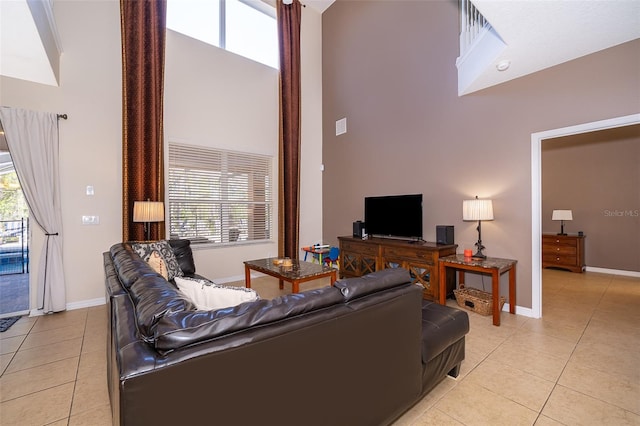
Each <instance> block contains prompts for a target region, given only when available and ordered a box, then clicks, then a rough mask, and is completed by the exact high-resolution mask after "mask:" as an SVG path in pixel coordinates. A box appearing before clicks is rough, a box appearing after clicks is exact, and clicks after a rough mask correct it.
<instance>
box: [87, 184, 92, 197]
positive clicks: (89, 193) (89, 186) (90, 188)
mask: <svg viewBox="0 0 640 426" xmlns="http://www.w3.org/2000/svg"><path fill="white" fill-rule="evenodd" d="M87 195H93V185H87Z"/></svg>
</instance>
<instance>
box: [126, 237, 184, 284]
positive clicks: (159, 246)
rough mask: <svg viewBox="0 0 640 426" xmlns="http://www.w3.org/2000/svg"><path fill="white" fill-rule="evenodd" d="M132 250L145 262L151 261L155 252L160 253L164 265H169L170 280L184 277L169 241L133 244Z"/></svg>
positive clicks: (168, 277) (168, 276) (168, 275)
mask: <svg viewBox="0 0 640 426" xmlns="http://www.w3.org/2000/svg"><path fill="white" fill-rule="evenodd" d="M131 248H132V249H133V250H134V251H135V252H136V253H138V256H140V257H141V258H142V259H143V260H144V261H145V262H148V261H149V258H150V257H151V254H152V253H153V252H154V251H157V252H158V253H160V256H161V257H162V259H163V260H164V263H165V264H166V265H167V279H168V280H172V279H174V278H175V277H182V276H184V273H183V272H182V269H180V265H179V264H178V260H177V259H176V256H175V254H173V249H172V248H171V246H170V245H169V243H168V242H167V241H153V242H144V243H131Z"/></svg>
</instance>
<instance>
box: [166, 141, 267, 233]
mask: <svg viewBox="0 0 640 426" xmlns="http://www.w3.org/2000/svg"><path fill="white" fill-rule="evenodd" d="M271 164H272V158H271V157H269V156H264V155H257V154H248V153H243V152H233V151H224V150H219V149H213V148H205V147H200V146H193V145H183V144H176V143H169V216H170V219H169V220H170V234H171V237H172V238H175V237H180V238H188V239H190V240H191V241H192V242H193V243H211V244H229V243H231V244H234V243H239V242H245V241H263V240H268V239H270V238H271V216H272V213H271V212H272V200H271V192H272V190H271V186H272V178H271V168H272V167H271Z"/></svg>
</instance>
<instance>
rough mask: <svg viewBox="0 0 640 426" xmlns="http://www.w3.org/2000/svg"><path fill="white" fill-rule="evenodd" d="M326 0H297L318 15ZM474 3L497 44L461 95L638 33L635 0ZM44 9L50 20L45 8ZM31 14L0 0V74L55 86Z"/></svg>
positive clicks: (53, 61) (22, 0)
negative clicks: (501, 65) (506, 64)
mask: <svg viewBox="0 0 640 426" xmlns="http://www.w3.org/2000/svg"><path fill="white" fill-rule="evenodd" d="M51 1H53V0H51ZM372 1H374V0H372ZM389 1H390V0H389ZM424 1H428V0H424ZM333 2H334V0H306V1H305V0H303V3H305V4H306V5H308V6H309V7H311V8H313V9H315V10H317V11H318V12H320V13H322V12H324V11H325V10H326V9H327V8H328V7H330V6H331V4H333ZM31 3H34V2H31ZM36 3H38V2H36ZM39 3H41V4H43V5H44V6H46V7H44V10H45V12H47V10H52V8H50V7H49V6H50V5H51V3H50V1H49V0H43V1H42V2H39ZM473 3H474V4H475V5H476V7H477V8H478V10H479V11H480V12H481V13H482V14H483V15H484V16H485V17H486V18H487V20H488V21H489V22H490V23H491V25H492V26H493V28H494V29H495V32H496V33H497V36H499V37H498V38H499V39H500V40H501V41H502V42H503V45H502V46H500V49H497V50H496V49H494V50H493V51H491V54H490V55H491V57H490V58H485V60H484V62H483V63H482V64H481V66H480V67H478V66H476V67H475V68H474V71H473V75H472V76H471V77H470V78H469V79H468V80H469V82H468V83H467V82H465V83H464V86H465V87H464V88H462V90H461V91H460V92H461V94H463V93H471V92H473V91H476V90H480V89H483V88H485V87H490V86H493V85H496V84H500V83H502V82H505V81H508V80H512V79H514V78H518V77H521V76H524V75H527V74H531V73H533V72H536V71H539V70H542V69H545V68H548V67H551V66H554V65H557V64H561V63H563V62H566V61H570V60H572V59H575V58H578V57H581V56H584V55H588V54H590V53H594V52H597V51H599V50H603V49H606V48H609V47H612V46H615V45H618V44H621V43H625V42H627V41H631V40H634V39H637V38H640V0H553V1H552V0H521V1H513V0H473ZM398 7H401V3H398ZM47 13H49V14H50V15H51V16H49V17H48V18H49V21H51V22H53V15H52V13H51V12H47ZM31 15H32V13H31V11H30V9H29V6H28V5H27V1H26V0H11V1H5V0H0V74H1V75H5V76H10V77H14V78H20V79H25V80H29V81H34V82H38V83H43V84H50V85H57V84H58V83H57V81H58V76H57V72H58V71H57V68H58V66H57V61H58V60H59V52H60V51H61V47H60V46H59V44H58V43H57V41H58V40H57V33H56V31H55V24H54V27H53V30H52V32H51V34H49V35H48V36H47V37H45V38H44V39H43V38H42V37H40V34H42V33H43V31H42V21H43V19H42V16H43V15H46V13H44V12H41V13H39V14H38V16H39V19H36V20H34V19H33V16H31ZM45 21H46V19H45ZM39 29H40V32H39V31H38V30H39ZM43 40H44V41H43ZM52 46H53V48H52ZM52 51H53V52H58V53H57V55H56V54H55V53H53V54H52V53H51V52H52ZM501 60H508V61H509V63H510V67H509V68H508V69H507V70H506V71H503V72H499V71H497V69H496V65H497V63H498V62H500V61H501Z"/></svg>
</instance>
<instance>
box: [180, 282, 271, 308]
mask: <svg viewBox="0 0 640 426" xmlns="http://www.w3.org/2000/svg"><path fill="white" fill-rule="evenodd" d="M175 281H176V285H177V286H178V289H180V291H181V292H182V293H184V295H185V296H187V297H188V298H190V299H191V300H192V301H193V303H194V304H195V305H196V307H197V308H198V309H199V310H202V311H212V310H215V309H221V308H229V307H231V306H236V305H239V304H241V303H244V302H253V301H254V300H258V299H260V296H258V293H256V291H255V290H253V289H250V288H244V287H234V286H223V285H217V284H214V283H212V282H210V281H206V280H197V279H194V278H185V277H175Z"/></svg>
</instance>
